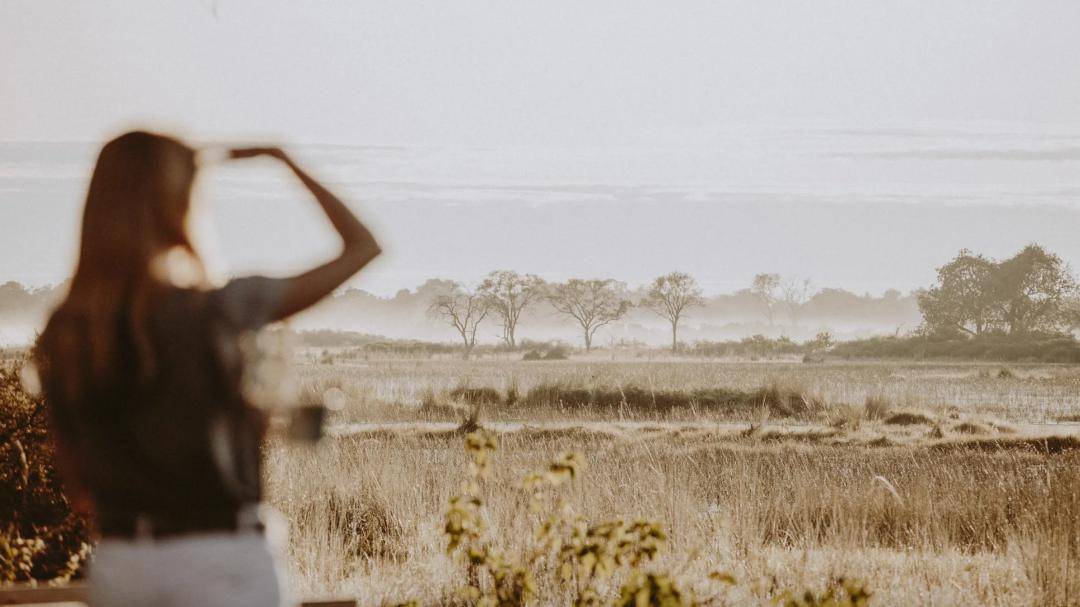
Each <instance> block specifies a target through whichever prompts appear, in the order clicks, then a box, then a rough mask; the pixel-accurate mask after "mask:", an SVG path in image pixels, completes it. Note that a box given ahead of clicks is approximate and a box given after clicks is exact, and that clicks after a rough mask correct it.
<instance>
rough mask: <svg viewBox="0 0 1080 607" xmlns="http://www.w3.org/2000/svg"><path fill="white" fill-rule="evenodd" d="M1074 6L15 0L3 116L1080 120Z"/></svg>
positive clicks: (635, 127) (35, 134)
mask: <svg viewBox="0 0 1080 607" xmlns="http://www.w3.org/2000/svg"><path fill="white" fill-rule="evenodd" d="M1078 25H1080V5H1078V4H1077V3H1076V2H1072V1H1069V0H1061V1H1059V2H1053V1H1032V0H1023V1H1015V2H1000V1H998V2H994V1H986V0H942V1H936V2H921V1H899V0H885V1H881V2H865V1H861V0H846V1H836V0H819V1H815V2H802V1H798V0H792V1H776V0H748V1H734V2H724V1H715V0H709V1H699V2H695V1H687V2H679V3H669V2H635V1H625V0H612V1H589V2H581V1H580V0H575V1H559V0H549V1H545V2H532V1H529V2H525V1H513V0H509V1H508V0H491V1H470V2H463V1H462V2H437V1H430V2H415V1H411V0H375V1H363V0H360V1H358V0H345V1H333V0H326V1H319V2H311V3H301V2H296V1H295V0H288V1H281V0H257V1H256V0H176V1H162V2H142V1H139V0H125V1H120V0H103V1H100V2H68V1H57V0H29V1H22V0H16V1H12V0H5V1H4V2H0V57H3V59H2V62H3V63H2V64H0V65H2V66H3V70H2V72H0V83H2V86H3V95H2V96H0V114H2V115H3V116H5V119H4V120H2V121H0V138H3V139H7V140H62V141H70V140H99V139H101V138H102V137H104V136H106V135H108V134H111V133H113V132H115V131H116V130H117V128H118V127H119V126H121V125H124V124H125V123H132V122H144V121H146V122H153V123H155V124H162V125H169V126H172V127H174V128H177V129H179V130H181V131H183V132H185V133H189V134H190V135H193V136H218V137H242V136H256V135H265V136H275V137H278V138H280V139H282V140H288V141H307V142H338V143H369V144H377V143H395V144H401V143H420V144H431V143H443V144H464V145H489V144H535V143H546V144H564V143H586V144H597V143H635V142H650V141H653V140H655V138H660V137H676V138H679V136H680V134H682V133H684V132H691V133H692V134H693V136H694V137H695V138H699V137H704V136H706V135H707V133H708V131H709V130H710V129H715V128H723V127H725V126H728V125H731V124H754V123H766V124H775V123H784V124H792V125H807V126H816V125H822V124H825V125H839V124H843V125H847V126H881V125H889V124H936V125H945V124H954V123H967V124H971V123H978V122H1007V123H1019V124H1026V125H1032V126H1038V125H1046V124H1076V123H1077V122H1080V113H1078V109H1077V107H1078V106H1080V78H1078V77H1077V76H1076V74H1077V73H1078V70H1077V68H1080V36H1077V35H1076V32H1077V26H1078ZM703 131H704V132H703Z"/></svg>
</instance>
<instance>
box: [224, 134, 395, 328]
mask: <svg viewBox="0 0 1080 607" xmlns="http://www.w3.org/2000/svg"><path fill="white" fill-rule="evenodd" d="M259 156H268V157H271V158H277V159H278V160H280V161H282V162H284V163H285V164H286V165H287V166H288V167H289V168H290V169H291V170H292V172H293V173H294V174H295V175H296V177H297V178H299V179H300V182H301V183H303V184H304V186H305V187H307V189H308V190H309V191H310V192H311V194H312V195H313V196H314V197H315V201H316V202H318V203H319V206H320V207H322V210H323V212H324V213H325V214H326V217H327V219H329V220H330V223H331V224H332V225H333V226H334V229H335V230H336V231H337V233H338V234H339V235H340V236H341V239H342V244H343V245H344V246H343V250H342V252H341V254H340V255H338V257H337V258H335V259H333V260H331V261H328V262H326V263H324V264H322V265H320V266H318V267H315V268H312V269H311V270H308V271H307V272H304V273H303V274H299V275H297V276H293V277H291V278H284V279H281V280H282V281H283V282H284V288H283V291H282V295H281V301H280V302H279V305H278V307H277V309H276V310H275V311H274V313H273V314H272V315H271V316H272V318H273V320H279V319H282V318H286V317H288V316H291V315H293V314H295V313H297V312H299V311H301V310H303V309H305V308H308V307H310V306H312V305H314V304H315V303H316V302H318V301H319V300H320V299H322V298H323V297H326V296H327V295H329V294H330V293H332V292H333V291H334V289H336V288H337V287H339V286H341V284H342V283H344V282H345V281H346V280H348V279H349V277H351V276H352V275H353V274H356V273H357V272H359V271H360V269H361V268H363V267H364V266H365V265H367V264H368V262H370V261H371V260H372V259H375V258H376V257H377V256H378V255H379V253H380V252H381V250H380V249H379V244H378V243H377V242H375V237H374V236H372V235H371V232H370V231H369V230H368V229H367V227H366V226H365V225H364V224H362V223H360V220H359V219H357V218H356V216H355V215H353V213H352V211H350V210H349V207H347V206H346V205H345V203H343V202H341V200H339V199H338V197H337V196H335V195H334V194H333V193H331V192H330V191H329V190H327V189H326V188H325V187H323V186H322V184H320V183H319V182H318V181H316V180H315V179H314V178H312V177H311V176H310V175H308V174H307V172H305V171H304V170H303V169H301V168H300V167H299V166H298V165H297V164H296V163H295V162H293V161H292V159H291V158H289V157H288V155H286V154H285V151H284V150H282V149H281V148H279V147H250V148H234V149H232V150H230V151H229V157H230V158H234V159H238V160H239V159H244V158H257V157H259Z"/></svg>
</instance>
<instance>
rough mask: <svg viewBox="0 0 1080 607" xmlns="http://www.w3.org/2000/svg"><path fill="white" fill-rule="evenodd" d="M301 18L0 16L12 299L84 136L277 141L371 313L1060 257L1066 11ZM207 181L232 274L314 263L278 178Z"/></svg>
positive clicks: (1071, 182)
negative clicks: (349, 238) (508, 292)
mask: <svg viewBox="0 0 1080 607" xmlns="http://www.w3.org/2000/svg"><path fill="white" fill-rule="evenodd" d="M1036 5H1037V7H1038V10H1034V8H1035V7H1036ZM294 8H295V5H294V3H291V2H285V1H280V2H259V3H256V2H248V1H240V0H214V1H212V2H194V1H193V2H175V3H169V4H167V5H163V6H153V7H151V6H149V5H145V4H142V3H138V2H132V1H124V2H112V3H107V4H93V5H91V4H86V5H83V4H76V5H71V4H70V3H65V2H55V1H44V2H40V1H34V2H20V1H15V2H6V3H4V4H3V5H0V56H2V57H4V60H3V62H2V63H0V86H2V87H3V90H4V93H5V94H3V95H0V115H3V116H5V117H7V118H10V119H5V120H0V283H2V282H3V281H6V280H15V281H19V282H21V283H23V284H26V285H32V286H39V285H46V284H55V283H58V282H60V281H62V280H63V279H64V278H65V277H66V276H67V275H68V273H69V272H70V269H71V267H72V263H73V255H74V250H75V246H76V235H77V221H78V209H79V205H80V204H81V202H82V197H83V195H84V190H85V186H86V182H87V179H88V176H89V171H90V169H91V166H92V162H93V158H94V154H95V152H96V149H97V146H98V145H100V141H101V140H103V139H104V138H105V137H107V136H111V135H113V134H115V133H116V132H118V131H119V130H121V129H123V128H127V127H129V126H131V125H149V126H153V127H158V128H163V129H176V130H178V131H179V132H181V133H183V134H185V135H188V136H190V137H192V138H195V139H197V140H201V141H226V142H228V141H245V142H246V141H262V140H272V141H281V142H285V143H288V144H293V145H292V146H291V147H292V149H294V150H295V152H296V155H297V156H298V157H299V158H300V160H301V161H303V162H304V163H305V164H307V165H309V166H310V167H311V169H312V170H313V172H315V173H316V174H318V175H321V176H325V177H326V178H328V179H329V180H330V182H332V184H333V185H334V186H335V187H336V188H337V189H338V190H340V191H342V192H344V193H346V194H347V195H348V198H349V200H351V201H353V202H355V204H356V205H357V208H359V209H362V211H363V214H364V217H365V219H369V220H370V221H371V222H372V223H373V224H374V226H375V227H376V228H377V229H378V233H379V236H380V240H381V241H382V242H383V244H384V248H385V249H386V251H387V252H386V254H385V255H384V256H383V257H382V258H380V259H379V260H378V261H377V262H376V263H375V264H374V265H373V266H372V267H371V268H370V270H369V271H367V272H365V273H364V274H363V275H362V276H361V277H360V278H358V279H357V280H356V281H355V282H354V283H352V284H353V286H355V287H358V288H363V289H366V290H369V291H371V292H374V293H377V294H381V295H385V296H390V295H392V294H394V293H396V292H397V291H398V290H399V289H402V288H414V287H416V286H417V285H420V284H421V283H423V281H425V280H427V279H429V278H433V277H438V278H446V279H457V280H461V281H464V282H466V283H469V282H475V281H477V280H479V279H480V278H481V277H482V276H483V275H484V274H486V273H487V272H488V271H490V270H492V269H497V268H509V269H514V270H517V271H520V272H529V273H535V274H538V275H540V276H542V277H544V278H546V279H548V280H561V279H566V278H568V277H571V276H580V277H593V276H597V277H613V278H617V279H620V280H623V281H626V282H628V283H629V284H630V285H631V286H637V285H640V284H643V283H645V282H647V281H648V280H650V279H651V278H653V277H655V276H657V275H660V274H663V273H666V272H669V271H672V270H681V271H685V272H688V273H690V274H692V275H694V276H695V277H696V278H697V279H698V281H699V282H700V283H701V285H702V287H703V288H704V290H705V292H706V293H707V294H717V293H729V292H733V291H736V290H738V289H742V288H745V287H746V286H748V285H749V283H750V281H751V279H752V277H753V276H754V275H755V274H756V273H759V272H778V273H780V274H783V275H786V276H800V277H809V278H811V279H812V280H813V281H814V283H815V284H816V285H817V286H819V287H837V288H845V289H848V290H851V291H854V292H856V293H863V292H870V293H875V294H880V293H882V292H884V291H885V290H887V289H892V288H895V289H899V290H901V291H904V292H907V291H909V290H911V289H914V288H918V287H923V286H926V285H928V284H929V283H931V282H932V280H933V278H934V268H935V267H937V266H939V265H941V264H942V263H944V262H945V261H947V260H948V259H949V258H951V257H952V256H953V255H954V254H955V253H956V251H957V250H959V249H961V248H965V247H966V248H970V249H973V250H976V251H979V252H982V253H984V254H987V255H990V256H994V257H1005V256H1008V255H1011V254H1012V253H1013V252H1015V251H1016V250H1018V249H1020V248H1021V247H1022V246H1024V245H1025V244H1028V243H1030V242H1039V243H1040V244H1042V245H1044V246H1045V247H1047V248H1048V249H1050V250H1052V251H1054V252H1056V253H1058V254H1060V255H1061V256H1062V257H1063V258H1064V259H1065V260H1066V261H1070V262H1072V263H1073V264H1074V265H1076V264H1077V263H1080V239H1076V238H1075V237H1074V234H1075V226H1080V204H1077V203H1078V202H1080V81H1078V80H1077V79H1075V78H1072V77H1071V74H1075V73H1077V69H1078V68H1080V40H1078V38H1077V37H1076V36H1075V35H1074V34H1075V31H1076V29H1075V27H1074V26H1075V24H1076V23H1078V22H1080V6H1078V5H1076V4H1075V3H1070V2H1050V1H1047V2H1038V3H1035V4H1031V3H1020V2H1003V3H995V4H992V5H988V4H985V3H981V2H973V1H960V0H953V1H948V2H939V3H933V4H932V5H924V4H918V5H916V4H909V3H895V4H889V5H882V4H878V3H875V4H873V5H869V4H866V3H861V2H855V1H837V2H826V3H813V4H812V5H807V4H805V3H798V2H730V3H713V2H695V3H690V4H688V5H684V6H683V7H682V10H680V11H678V12H675V11H672V10H670V9H669V8H668V7H665V6H663V5H661V4H656V5H639V6H634V7H632V8H633V10H629V9H630V7H627V6H626V5H625V4H623V3H619V2H606V3H605V2H600V3H589V4H588V5H581V4H580V3H568V2H545V3H540V4H535V3H515V2H510V3H479V4H467V5H466V4H453V5H441V4H427V3H419V2H364V3H353V2H330V3H326V4H325V5H323V7H322V8H323V9H324V10H322V11H320V12H318V14H315V13H313V12H306V11H305V12H303V14H302V15H298V14H297V13H296V12H295V11H293V9H294ZM571 14H572V15H573V19H567V18H565V17H566V16H567V15H571ZM120 24H123V25H122V26H121V25H120ZM102 32H108V33H109V35H102ZM132 49H138V50H139V52H137V53H136V52H131V51H132ZM72 141H75V142H88V143H68V142H72ZM201 189H202V191H201V192H200V198H201V199H202V201H203V202H204V203H205V204H204V206H205V208H206V209H207V210H208V211H209V213H206V214H205V215H204V216H205V218H207V219H208V220H207V221H206V223H208V224H211V225H212V226H213V230H212V231H213V232H214V233H216V236H214V237H209V238H207V239H206V241H207V242H206V246H207V248H210V249H212V250H213V252H216V253H217V254H211V255H210V259H211V261H212V262H213V261H216V262H217V263H216V264H215V265H216V266H217V269H219V270H220V271H221V272H222V273H223V274H230V273H233V274H234V273H245V272H252V271H266V272H269V273H282V272H287V271H293V270H296V269H299V268H302V267H305V266H307V265H308V264H310V263H311V262H313V261H316V260H319V259H321V258H323V257H324V256H325V255H327V254H329V253H330V252H332V248H333V239H332V238H327V234H328V230H327V228H326V226H325V225H324V224H323V223H322V220H321V219H319V218H318V217H316V216H315V210H314V207H313V205H310V204H308V203H307V201H306V195H305V194H304V193H303V192H301V191H300V190H299V189H298V188H297V187H296V185H295V184H293V183H292V182H291V181H290V180H289V179H288V178H287V175H285V174H284V172H283V171H280V170H278V169H277V168H276V167H272V166H270V165H267V164H259V163H255V164H249V165H246V166H230V167H225V168H212V169H210V170H209V171H207V172H206V174H205V175H204V180H203V183H202V188H201Z"/></svg>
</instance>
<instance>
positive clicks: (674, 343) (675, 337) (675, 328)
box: [671, 321, 679, 354]
mask: <svg viewBox="0 0 1080 607" xmlns="http://www.w3.org/2000/svg"><path fill="white" fill-rule="evenodd" d="M678 352H679V323H678V322H677V321H671V353H672V354H677V353H678Z"/></svg>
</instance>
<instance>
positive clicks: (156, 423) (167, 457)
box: [44, 277, 280, 533]
mask: <svg viewBox="0 0 1080 607" xmlns="http://www.w3.org/2000/svg"><path fill="white" fill-rule="evenodd" d="M279 288H280V286H279V285H278V284H277V283H276V282H275V281H273V280H271V279H266V278H260V277H251V278H245V279H240V280H235V281H232V282H231V283H229V284H228V285H227V286H226V287H224V288H222V289H217V290H211V291H203V290H198V289H181V288H175V287H163V288H162V289H161V290H160V291H159V292H158V293H156V294H155V296H154V297H153V298H152V300H151V303H150V309H149V314H148V321H149V323H148V324H149V326H148V329H149V331H148V337H149V339H150V340H151V347H152V349H153V351H154V353H155V361H154V372H153V375H152V377H151V379H150V380H149V381H146V382H139V381H136V379H135V378H136V377H137V376H138V374H137V371H136V369H135V368H134V365H132V364H125V362H123V361H125V360H130V359H131V358H132V357H133V356H134V348H132V347H130V345H128V346H124V347H121V348H120V352H119V353H120V356H119V359H120V361H121V362H120V364H118V365H117V366H116V368H115V371H114V374H113V375H114V376H113V377H112V378H109V379H106V380H105V381H104V382H102V383H100V384H97V385H95V384H87V385H86V388H85V389H84V390H83V392H82V394H80V395H78V397H77V398H74V399H69V398H65V397H64V391H63V390H62V389H61V388H60V386H55V385H50V383H51V382H50V378H49V375H48V374H46V377H45V379H46V382H45V386H44V387H45V390H46V396H47V397H48V400H49V402H50V404H51V409H52V415H53V423H54V426H55V428H56V430H57V432H58V433H60V437H59V438H61V440H63V441H65V442H67V443H69V444H71V445H73V446H77V451H78V452H79V453H80V458H79V459H80V460H81V462H82V463H83V464H84V465H80V466H78V469H77V470H75V471H74V472H75V474H76V475H77V476H78V477H79V480H80V482H81V483H82V485H83V487H84V488H85V489H86V490H87V491H88V492H89V494H90V496H91V497H92V499H93V501H94V503H95V504H96V509H97V511H98V516H99V523H100V526H101V527H102V530H103V532H105V533H109V532H110V531H111V530H112V528H116V530H117V531H120V530H123V529H124V528H126V527H127V526H128V525H130V521H131V520H133V519H134V517H136V516H139V515H143V516H148V517H150V518H151V519H153V518H161V519H167V520H169V521H171V522H172V523H173V524H180V523H183V522H185V521H183V520H177V519H183V518H192V517H198V518H199V519H201V520H190V521H187V522H188V523H189V524H190V525H191V526H193V527H197V526H200V525H202V526H205V525H211V528H213V527H212V526H213V525H214V522H215V521H218V524H219V525H220V524H223V523H221V522H220V521H228V520H229V519H230V518H231V517H232V516H234V515H235V513H236V511H237V510H238V509H239V508H240V507H241V506H242V505H243V504H244V503H248V502H257V501H258V500H259V499H260V498H261V494H260V490H259V464H258V444H259V441H260V440H261V437H262V434H263V430H264V426H265V424H264V422H263V416H262V414H261V412H260V411H259V410H258V409H256V408H254V407H252V406H251V404H250V403H248V402H247V401H246V400H245V398H244V395H243V390H242V389H241V381H242V374H243V359H242V356H241V347H240V340H241V337H242V335H243V334H244V332H246V331H249V330H254V329H257V328H259V327H260V326H261V325H262V324H263V323H265V322H266V320H267V319H268V316H269V310H271V309H272V307H273V306H274V305H275V298H276V295H275V292H276V290H277V289H279ZM79 322H80V319H79V318H78V317H77V316H74V315H65V314H64V312H63V311H61V312H60V313H59V314H58V315H57V318H56V319H55V320H54V321H53V322H52V323H50V326H49V328H48V330H47V332H46V334H45V336H44V337H46V338H47V337H48V336H49V334H50V333H51V332H65V333H79V332H81V328H80V327H78V326H77V324H78V323H79ZM118 326H119V327H125V326H127V323H124V322H121V323H119V325H118ZM130 341H131V340H130V338H128V337H125V336H120V338H119V339H118V343H121V344H126V343H128V344H129V343H130Z"/></svg>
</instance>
